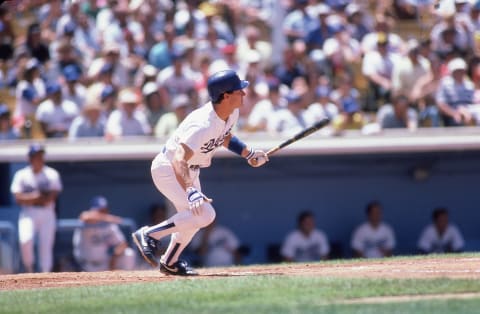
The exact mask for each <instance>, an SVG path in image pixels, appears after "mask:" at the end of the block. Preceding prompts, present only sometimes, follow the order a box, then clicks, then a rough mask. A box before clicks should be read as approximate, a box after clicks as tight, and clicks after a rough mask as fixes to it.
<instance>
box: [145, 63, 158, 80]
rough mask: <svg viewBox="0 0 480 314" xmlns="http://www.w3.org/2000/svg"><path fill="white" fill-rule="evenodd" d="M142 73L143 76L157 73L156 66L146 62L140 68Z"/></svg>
mask: <svg viewBox="0 0 480 314" xmlns="http://www.w3.org/2000/svg"><path fill="white" fill-rule="evenodd" d="M142 73H143V75H144V76H148V77H152V76H156V75H157V68H155V67H154V66H153V65H151V64H146V65H144V66H143V68H142Z"/></svg>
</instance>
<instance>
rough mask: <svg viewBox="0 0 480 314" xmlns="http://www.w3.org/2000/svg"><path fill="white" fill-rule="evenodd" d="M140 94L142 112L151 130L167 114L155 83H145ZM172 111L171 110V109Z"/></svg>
mask: <svg viewBox="0 0 480 314" xmlns="http://www.w3.org/2000/svg"><path fill="white" fill-rule="evenodd" d="M142 94H143V99H144V111H145V115H146V116H147V120H148V123H149V124H150V127H151V128H152V129H153V128H155V125H157V122H158V121H159V120H160V118H161V117H162V116H163V115H164V114H165V113H167V109H166V108H165V107H166V106H165V103H164V102H163V100H162V98H161V96H160V93H159V91H158V85H157V83H156V82H147V83H146V84H145V85H143V88H142ZM172 109H173V108H172Z"/></svg>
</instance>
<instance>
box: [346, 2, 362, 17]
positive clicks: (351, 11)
mask: <svg viewBox="0 0 480 314" xmlns="http://www.w3.org/2000/svg"><path fill="white" fill-rule="evenodd" d="M345 13H346V14H347V16H353V15H355V14H357V13H362V10H361V8H360V6H359V5H358V4H356V3H350V4H349V5H347V7H346V8H345Z"/></svg>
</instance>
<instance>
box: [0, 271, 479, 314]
mask: <svg viewBox="0 0 480 314" xmlns="http://www.w3.org/2000/svg"><path fill="white" fill-rule="evenodd" d="M465 292H480V281H478V280H466V279H429V280H416V279H415V280H414V279H403V280H402V279H344V278H321V277H301V276H292V277H289V276H270V275H269V276H245V277H229V278H219V279H203V280H176V281H170V282H161V283H148V284H130V285H115V286H103V287H81V288H69V289H65V288H64V289H57V288H55V289H36V290H17V291H5V292H0V313H29V314H30V313H47V312H48V313H90V314H93V313H142V314H145V313H162V314H163V313H199V314H200V313H242V314H245V313H247V314H256V313H342V314H344V313H445V314H446V313H478V312H479V309H480V298H478V299H477V298H476V299H469V300H448V299H442V300H422V301H415V302H398V303H388V304H344V302H345V301H346V300H349V299H355V298H365V297H375V296H396V295H422V294H445V293H465Z"/></svg>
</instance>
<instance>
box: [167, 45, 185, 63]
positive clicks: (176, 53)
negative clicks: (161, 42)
mask: <svg viewBox="0 0 480 314" xmlns="http://www.w3.org/2000/svg"><path fill="white" fill-rule="evenodd" d="M184 57H185V48H184V47H183V46H178V45H177V46H174V47H173V49H172V52H171V53H170V58H171V59H172V61H177V60H182V59H183V58H184Z"/></svg>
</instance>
